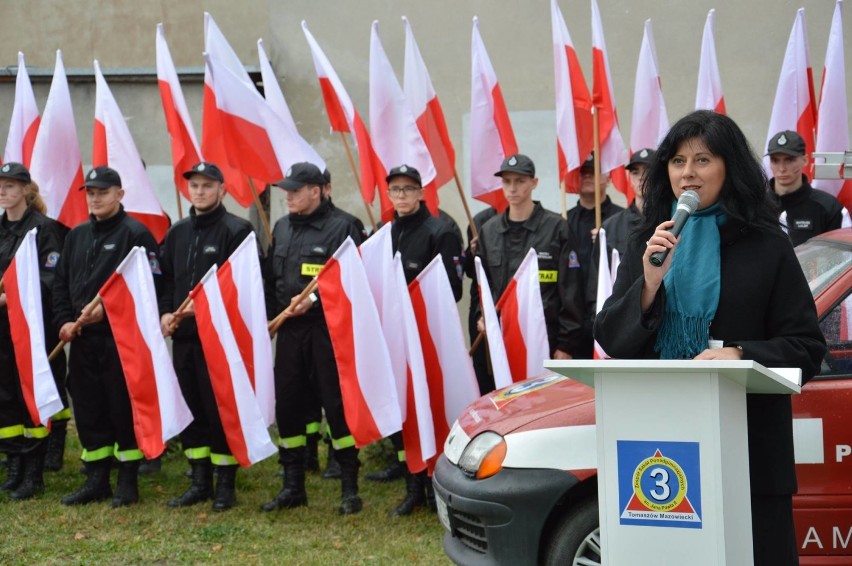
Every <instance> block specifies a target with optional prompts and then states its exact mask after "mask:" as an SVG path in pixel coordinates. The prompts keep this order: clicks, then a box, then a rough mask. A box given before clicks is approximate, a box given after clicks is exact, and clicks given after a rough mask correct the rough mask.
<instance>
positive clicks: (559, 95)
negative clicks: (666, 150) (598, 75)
mask: <svg viewBox="0 0 852 566" xmlns="http://www.w3.org/2000/svg"><path fill="white" fill-rule="evenodd" d="M550 20H551V28H552V31H553V74H554V76H555V77H556V156H557V159H558V161H559V179H560V180H561V181H563V182H564V183H565V190H566V191H567V192H571V193H576V192H578V191H579V190H580V166H581V165H582V164H583V161H585V159H586V157H587V156H588V155H589V154H590V153H591V152H592V149H594V147H595V140H594V136H595V132H594V127H593V123H592V96H591V95H590V94H589V87H588V86H587V85H586V78H585V77H584V76H583V68H582V67H581V66H580V60H579V59H578V58H577V52H576V51H575V49H574V42H572V41H571V36H570V35H569V34H568V27H567V26H566V25H565V18H563V17H562V11H561V10H560V9H559V5H558V4H557V2H556V0H551V1H550Z"/></svg>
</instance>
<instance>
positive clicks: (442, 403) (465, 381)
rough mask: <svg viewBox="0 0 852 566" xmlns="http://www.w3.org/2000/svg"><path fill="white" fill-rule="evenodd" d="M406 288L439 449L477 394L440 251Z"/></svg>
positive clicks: (471, 366) (470, 363) (474, 376)
mask: <svg viewBox="0 0 852 566" xmlns="http://www.w3.org/2000/svg"><path fill="white" fill-rule="evenodd" d="M408 290H409V292H410V294H411V304H412V305H413V307H414V316H415V317H416V319H417V328H418V331H419V333H420V344H421V347H422V349H423V361H424V362H425V363H426V379H427V380H428V383H429V399H430V401H431V404H432V420H433V422H434V425H435V444H436V446H438V447H439V449H441V448H442V447H443V446H444V441H445V440H446V439H447V435H448V434H449V432H450V427H451V426H452V424H453V422H455V420H456V419H457V418H458V417H459V415H461V414H462V411H464V409H465V407H467V406H468V405H470V404H471V403H472V402H473V401H475V400H476V399H478V398H479V385H477V382H476V374H475V373H474V372H473V363H472V362H471V361H470V355H469V354H468V352H467V347H466V346H465V339H464V332H463V331H462V326H461V321H460V320H459V312H458V310H457V309H456V303H455V300H454V299H453V290H452V288H451V287H450V280H449V279H448V278H447V271H446V270H445V269H444V264H443V262H442V260H441V255H440V254H438V255H437V256H435V258H434V259H433V260H432V261H431V262H430V263H429V265H427V266H426V268H425V269H424V270H423V271H421V272H420V275H418V276H417V278H416V279H415V280H414V281H412V282H411V283H410V284H409V286H408Z"/></svg>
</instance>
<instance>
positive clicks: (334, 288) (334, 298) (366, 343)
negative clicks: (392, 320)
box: [317, 238, 402, 447]
mask: <svg viewBox="0 0 852 566" xmlns="http://www.w3.org/2000/svg"><path fill="white" fill-rule="evenodd" d="M317 282H318V283H319V290H320V294H321V295H322V304H323V312H324V313H325V320H326V323H327V324H328V332H329V335H330V336H331V344H332V346H333V347H334V359H335V360H336V361H337V371H338V374H339V377H340V393H341V395H342V397H343V413H344V416H345V417H346V424H347V425H348V426H349V431H350V432H351V433H352V436H353V437H354V438H355V444H356V445H357V446H359V447H360V446H365V445H367V444H370V443H371V442H375V441H376V440H379V439H381V438H384V437H386V436H390V435H391V434H393V433H394V432H398V431H399V430H401V429H402V417H401V415H400V410H399V401H398V399H397V392H396V383H395V380H394V376H393V375H392V368H391V360H390V355H389V354H388V347H387V344H385V341H384V340H382V339H381V338H382V335H381V333H378V334H377V331H378V329H380V328H381V323H380V322H379V313H378V310H377V309H376V303H375V301H373V296H372V294H371V293H370V285H369V283H368V281H367V273H366V272H365V270H364V264H363V263H362V262H361V258H360V256H359V255H358V249H357V248H356V246H355V243H354V242H353V241H352V239H351V238H346V241H345V242H343V244H342V245H341V246H340V247H339V248H338V249H337V251H336V252H334V255H333V256H332V257H331V259H329V260H328V261H327V262H326V264H325V266H324V267H323V268H322V270H321V271H320V272H319V275H317ZM371 329H372V330H371Z"/></svg>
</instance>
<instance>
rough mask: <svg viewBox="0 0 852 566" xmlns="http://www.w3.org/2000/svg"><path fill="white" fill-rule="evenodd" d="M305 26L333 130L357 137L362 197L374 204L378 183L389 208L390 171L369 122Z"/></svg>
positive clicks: (382, 200)
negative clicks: (371, 138)
mask: <svg viewBox="0 0 852 566" xmlns="http://www.w3.org/2000/svg"><path fill="white" fill-rule="evenodd" d="M302 30H303V31H304V32H305V38H306V39H307V41H308V46H309V47H310V48H311V56H312V58H313V61H314V68H315V69H316V73H317V79H318V80H319V84H320V90H321V91H322V98H323V101H324V102H325V112H326V114H328V121H329V123H330V124H331V129H332V131H334V132H343V133H346V132H348V133H351V134H352V137H353V138H355V145H356V147H357V149H358V162H359V165H360V169H361V179H360V181H361V198H363V199H364V202H366V203H367V204H372V202H373V200H374V199H375V197H376V187H377V186H378V188H379V199H380V200H381V203H382V210H386V209H387V207H388V206H390V204H389V202H390V201H389V200H388V196H387V183H386V182H385V176H386V175H387V172H386V171H385V168H384V166H383V165H382V162H381V160H380V159H379V157H378V155H376V151H375V149H374V148H373V143H372V141H371V140H370V133H369V132H368V131H367V126H366V125H365V124H364V120H362V119H361V116H360V115H359V114H358V111H357V110H356V109H355V105H354V104H353V103H352V99H351V98H349V93H347V92H346V89H345V88H344V87H343V83H342V82H341V81H340V78H339V77H338V76H337V72H335V70H334V67H332V66H331V61H329V60H328V57H326V55H325V53H324V52H323V50H322V48H321V47H320V46H319V43H317V40H316V39H314V36H313V34H311V32H310V31H309V30H308V24H307V23H306V22H305V21H302Z"/></svg>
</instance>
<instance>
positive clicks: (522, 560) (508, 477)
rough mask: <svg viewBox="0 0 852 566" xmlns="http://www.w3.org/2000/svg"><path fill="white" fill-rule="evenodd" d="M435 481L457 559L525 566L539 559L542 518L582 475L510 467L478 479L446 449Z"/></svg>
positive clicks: (469, 564)
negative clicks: (456, 462) (465, 472)
mask: <svg viewBox="0 0 852 566" xmlns="http://www.w3.org/2000/svg"><path fill="white" fill-rule="evenodd" d="M432 483H433V484H434V486H435V493H436V495H437V496H438V498H439V499H440V501H439V503H438V505H439V508H440V507H443V506H444V505H445V506H446V509H439V512H440V513H441V515H443V518H442V523H445V521H446V522H448V523H449V532H447V534H446V535H445V536H444V550H445V551H446V553H447V555H448V556H449V557H450V559H451V560H452V561H453V562H455V563H456V564H462V565H466V566H479V565H486V564H513V565H517V566H521V565H523V564H531V565H534V564H536V563H537V562H538V546H539V542H540V539H541V532H542V529H543V528H544V523H545V521H546V520H547V517H548V516H549V515H550V512H551V510H552V509H553V506H554V505H555V504H556V503H557V501H559V499H560V498H561V497H562V496H563V495H564V494H565V493H567V492H568V490H569V489H571V488H572V487H574V486H575V485H577V483H579V480H578V479H577V478H576V477H575V476H574V475H572V474H571V473H569V472H565V471H561V470H548V469H511V468H504V469H503V470H501V471H500V472H499V473H497V474H496V475H494V476H492V477H490V478H486V479H483V480H475V479H471V478H470V477H468V476H467V475H465V474H464V473H463V472H462V471H461V470H460V469H459V468H458V467H456V466H455V465H453V464H452V463H450V461H449V460H447V459H446V457H444V456H443V455H442V456H441V457H440V458H439V459H438V463H437V466H436V467H435V473H434V476H433V478H432ZM444 511H446V513H444ZM444 526H445V528H446V527H447V524H446V523H445V524H444Z"/></svg>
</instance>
